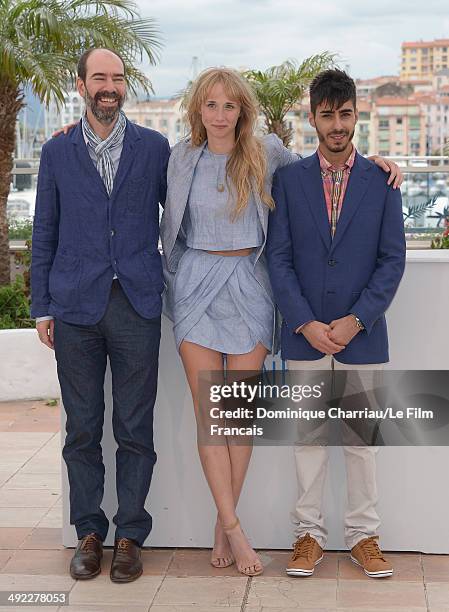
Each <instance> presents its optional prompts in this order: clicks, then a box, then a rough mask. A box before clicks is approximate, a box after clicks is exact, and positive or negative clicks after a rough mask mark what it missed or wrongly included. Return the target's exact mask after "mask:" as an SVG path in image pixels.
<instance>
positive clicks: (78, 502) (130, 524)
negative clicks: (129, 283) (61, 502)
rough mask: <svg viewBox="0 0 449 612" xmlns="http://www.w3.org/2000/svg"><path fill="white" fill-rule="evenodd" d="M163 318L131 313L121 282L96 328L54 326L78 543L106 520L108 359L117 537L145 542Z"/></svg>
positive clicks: (102, 532) (101, 528)
mask: <svg viewBox="0 0 449 612" xmlns="http://www.w3.org/2000/svg"><path fill="white" fill-rule="evenodd" d="M160 335H161V319H160V317H157V318H154V319H144V318H143V317H141V316H140V315H138V314H137V313H136V311H135V310H134V309H133V308H132V306H131V304H130V303H129V301H128V299H127V297H126V295H125V294H124V292H123V290H122V288H121V287H120V284H119V282H118V281H117V280H115V281H114V282H113V284H112V290H111V295H110V298H109V304H108V307H107V310H106V313H105V315H104V317H103V318H102V319H101V321H100V322H99V323H98V324H97V325H71V324H68V323H64V322H63V321H58V320H57V321H55V354H56V360H57V365H58V378H59V383H60V385H61V393H62V401H63V403H64V408H65V411H66V413H67V424H66V432H67V435H66V439H65V445H64V449H63V451H62V454H63V457H64V460H65V462H66V464H67V471H68V476H69V483H70V523H71V524H72V525H75V527H76V531H77V534H78V538H82V537H83V536H85V535H86V534H88V533H91V532H92V531H95V532H96V533H98V534H99V535H100V537H101V538H102V539H103V540H104V539H106V535H107V532H108V528H109V523H108V519H107V518H106V515H105V513H104V512H103V510H102V508H101V507H100V505H101V503H102V500H103V492H104V473H105V469H104V464H103V455H102V449H101V439H102V436H103V422H104V409H105V406H104V393H103V386H104V378H105V369H106V358H107V357H109V361H110V364H111V371H112V396H113V416H112V427H113V432H114V437H115V440H116V442H117V444H118V449H117V453H116V487H117V498H118V511H117V514H116V515H115V516H114V518H113V521H114V523H115V525H116V526H117V528H116V534H115V537H116V538H119V537H126V538H131V539H133V540H136V541H137V542H138V543H139V544H143V542H144V540H145V538H146V537H147V536H148V534H149V533H150V531H151V522H152V521H151V516H150V515H149V514H148V512H147V511H146V510H145V508H144V505H145V500H146V497H147V494H148V490H149V488H150V483H151V476H152V474H153V466H154V464H155V463H156V453H155V452H154V447H153V408H154V402H155V399H156V390H157V375H158V357H159V342H160Z"/></svg>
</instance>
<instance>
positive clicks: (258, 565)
mask: <svg viewBox="0 0 449 612" xmlns="http://www.w3.org/2000/svg"><path fill="white" fill-rule="evenodd" d="M237 528H240V531H241V532H242V534H243V535H245V534H244V532H243V529H242V528H241V526H240V521H239V519H236V520H235V522H234V523H233V524H232V525H228V526H227V527H225V526H224V525H223V531H224V532H225V534H226V535H227V536H228V538H229V535H230V532H231V531H234V529H237ZM229 544H230V546H231V549H232V542H231V540H229ZM255 554H256V553H255ZM234 556H235V555H234ZM256 557H257V554H256ZM236 564H237V569H238V571H239V572H240V573H241V574H243V575H244V576H251V577H252V576H260V574H262V573H263V565H262V561H261V560H260V559H259V557H257V561H256V562H255V563H252V564H251V565H247V566H242V565H240V564H239V563H238V562H237V561H236Z"/></svg>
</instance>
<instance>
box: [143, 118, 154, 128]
mask: <svg viewBox="0 0 449 612" xmlns="http://www.w3.org/2000/svg"><path fill="white" fill-rule="evenodd" d="M145 125H146V126H147V127H149V128H150V127H151V126H152V125H153V122H152V121H151V119H145Z"/></svg>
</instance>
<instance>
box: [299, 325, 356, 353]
mask: <svg viewBox="0 0 449 612" xmlns="http://www.w3.org/2000/svg"><path fill="white" fill-rule="evenodd" d="M330 332H331V327H330V325H326V323H321V321H310V322H309V323H306V324H305V325H304V326H303V327H302V328H301V331H300V332H299V333H301V334H302V335H303V336H304V338H305V339H306V340H307V342H308V343H309V344H310V345H311V346H313V348H314V349H316V350H317V351H320V353H325V354H326V355H334V353H339V352H340V351H342V350H343V349H344V348H345V347H344V345H343V343H341V342H339V343H337V342H335V340H333V339H331V338H330Z"/></svg>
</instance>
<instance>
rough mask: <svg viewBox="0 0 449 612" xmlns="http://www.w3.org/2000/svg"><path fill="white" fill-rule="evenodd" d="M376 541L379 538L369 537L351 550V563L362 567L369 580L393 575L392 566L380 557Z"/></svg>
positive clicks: (380, 552)
mask: <svg viewBox="0 0 449 612" xmlns="http://www.w3.org/2000/svg"><path fill="white" fill-rule="evenodd" d="M378 539H379V536H371V537H370V538H365V539H363V540H361V541H360V542H358V543H357V544H356V545H355V546H354V548H353V549H352V550H351V561H352V562H353V563H355V564H356V565H360V567H363V569H364V570H365V574H366V575H367V576H369V577H370V578H387V577H388V576H391V575H392V574H393V566H392V565H391V563H390V562H389V561H387V560H386V559H385V557H384V556H383V555H382V551H381V550H380V548H379V545H378V544H377V542H376V540H378Z"/></svg>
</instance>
